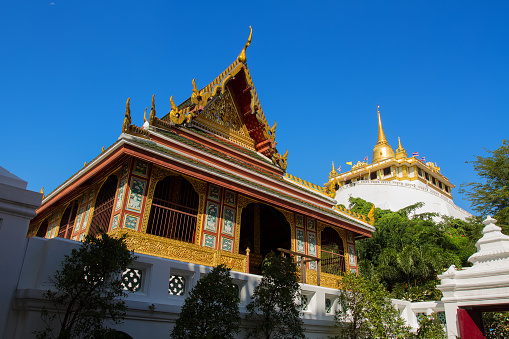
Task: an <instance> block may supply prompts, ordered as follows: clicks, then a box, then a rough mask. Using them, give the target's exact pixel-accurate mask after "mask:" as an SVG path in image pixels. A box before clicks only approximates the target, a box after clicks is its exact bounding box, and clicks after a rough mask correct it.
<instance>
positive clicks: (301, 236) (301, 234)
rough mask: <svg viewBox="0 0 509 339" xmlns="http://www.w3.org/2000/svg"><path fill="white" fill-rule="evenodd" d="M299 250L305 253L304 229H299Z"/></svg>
mask: <svg viewBox="0 0 509 339" xmlns="http://www.w3.org/2000/svg"><path fill="white" fill-rule="evenodd" d="M297 252H300V253H304V230H299V229H297Z"/></svg>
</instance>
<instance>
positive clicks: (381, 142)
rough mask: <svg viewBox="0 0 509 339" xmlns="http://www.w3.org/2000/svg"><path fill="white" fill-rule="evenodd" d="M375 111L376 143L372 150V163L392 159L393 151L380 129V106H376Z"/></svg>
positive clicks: (381, 128)
mask: <svg viewBox="0 0 509 339" xmlns="http://www.w3.org/2000/svg"><path fill="white" fill-rule="evenodd" d="M376 111H377V114H378V141H377V143H376V145H375V148H374V149H373V161H372V163H375V162H379V161H382V160H385V159H389V158H394V151H393V149H392V147H391V146H390V145H389V143H388V142H387V139H386V138H385V133H384V129H383V127H382V118H381V117H380V105H377V107H376Z"/></svg>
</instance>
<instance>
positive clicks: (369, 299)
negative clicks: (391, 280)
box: [333, 274, 411, 339]
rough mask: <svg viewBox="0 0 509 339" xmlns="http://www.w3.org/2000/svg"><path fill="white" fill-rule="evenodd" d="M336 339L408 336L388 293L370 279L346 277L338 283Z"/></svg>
mask: <svg viewBox="0 0 509 339" xmlns="http://www.w3.org/2000/svg"><path fill="white" fill-rule="evenodd" d="M340 287H341V291H340V295H339V305H340V310H339V311H338V313H337V314H336V322H337V324H338V326H339V328H340V329H339V332H340V334H339V335H338V336H336V337H333V338H337V339H364V338H381V339H383V338H401V339H407V338H410V337H411V333H410V329H409V328H408V327H407V326H405V322H404V321H403V320H402V319H401V318H400V316H399V314H398V311H397V310H396V309H395V308H394V307H393V306H392V303H391V299H390V298H389V293H388V292H387V291H386V290H385V288H384V287H383V286H382V285H381V284H380V283H379V282H378V281H376V280H374V279H367V278H365V277H362V276H356V275H355V274H346V275H345V276H344V277H343V278H342V280H341V286H340Z"/></svg>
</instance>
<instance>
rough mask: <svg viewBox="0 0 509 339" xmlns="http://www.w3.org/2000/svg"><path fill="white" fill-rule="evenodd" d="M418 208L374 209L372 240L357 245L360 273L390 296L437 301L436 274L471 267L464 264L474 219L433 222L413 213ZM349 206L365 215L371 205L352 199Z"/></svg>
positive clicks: (477, 230)
mask: <svg viewBox="0 0 509 339" xmlns="http://www.w3.org/2000/svg"><path fill="white" fill-rule="evenodd" d="M420 206H422V204H421V203H418V204H414V205H411V206H408V207H406V208H403V209H401V210H399V211H397V212H392V211H389V210H382V209H379V208H376V209H375V224H374V226H375V228H376V231H375V232H374V233H373V235H372V237H371V238H368V239H363V240H360V241H357V254H358V257H359V271H360V272H361V274H362V275H364V276H368V277H377V278H380V279H381V281H382V282H383V284H384V285H385V286H386V287H387V288H388V290H389V291H391V293H392V296H393V297H395V298H400V299H406V300H410V301H423V300H436V299H440V297H441V292H440V291H438V290H437V289H436V288H435V286H436V284H437V283H438V282H439V281H438V279H437V274H441V273H442V272H443V271H444V270H445V269H446V268H447V267H449V266H450V265H452V264H455V265H456V266H457V267H462V266H468V265H470V263H469V262H468V261H467V259H468V257H469V256H470V255H472V254H473V253H475V250H476V249H475V242H476V241H477V240H478V239H479V237H480V235H481V230H482V224H481V223H480V221H479V219H476V218H473V219H471V220H468V221H463V220H458V219H453V218H447V217H445V218H443V221H441V222H439V223H437V222H435V221H433V219H432V218H431V215H429V214H424V215H423V214H416V213H415V210H416V209H417V208H419V207H420ZM350 207H351V209H352V210H353V211H354V212H357V213H361V214H362V213H364V214H365V213H366V211H369V209H371V207H372V204H371V203H370V202H367V201H364V200H362V199H360V198H351V199H350Z"/></svg>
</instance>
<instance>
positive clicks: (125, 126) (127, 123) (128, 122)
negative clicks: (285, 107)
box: [122, 98, 131, 133]
mask: <svg viewBox="0 0 509 339" xmlns="http://www.w3.org/2000/svg"><path fill="white" fill-rule="evenodd" d="M130 101H131V98H127V102H126V103H125V117H124V124H123V125H122V133H128V132H129V126H131V106H130V104H129V102H130Z"/></svg>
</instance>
